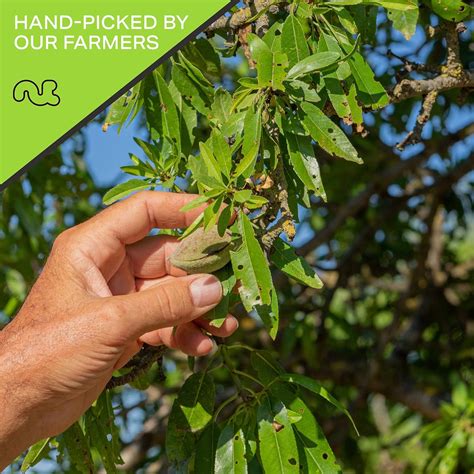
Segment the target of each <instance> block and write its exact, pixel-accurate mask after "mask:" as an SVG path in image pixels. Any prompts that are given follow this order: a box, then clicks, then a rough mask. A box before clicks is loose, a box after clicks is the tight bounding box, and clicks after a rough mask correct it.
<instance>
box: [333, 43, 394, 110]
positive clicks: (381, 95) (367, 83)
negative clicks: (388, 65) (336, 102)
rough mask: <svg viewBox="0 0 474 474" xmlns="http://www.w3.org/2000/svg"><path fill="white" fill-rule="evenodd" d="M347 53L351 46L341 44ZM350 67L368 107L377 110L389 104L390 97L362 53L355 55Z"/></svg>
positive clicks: (360, 95)
mask: <svg viewBox="0 0 474 474" xmlns="http://www.w3.org/2000/svg"><path fill="white" fill-rule="evenodd" d="M341 46H342V48H343V49H344V50H345V52H346V53H349V52H350V50H351V46H349V45H346V44H341ZM347 62H348V63H349V66H350V68H351V71H352V75H353V76H354V80H355V82H356V84H357V89H358V97H359V99H360V101H361V102H362V103H363V104H364V105H367V106H370V107H372V108H373V109H377V108H380V107H384V106H386V105H387V104H388V102H389V98H388V95H387V93H386V91H385V89H384V87H383V86H382V84H380V82H379V81H377V80H376V79H375V77H374V73H373V71H372V69H371V68H370V66H369V65H368V64H367V62H366V61H365V59H364V58H363V56H362V55H361V54H360V53H354V54H353V55H352V56H351V57H350V58H349V59H348V60H347Z"/></svg>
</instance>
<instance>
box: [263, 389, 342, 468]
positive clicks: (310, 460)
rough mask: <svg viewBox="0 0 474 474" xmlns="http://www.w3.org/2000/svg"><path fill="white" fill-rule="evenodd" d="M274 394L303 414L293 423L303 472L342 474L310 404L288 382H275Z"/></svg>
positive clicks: (290, 408)
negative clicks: (309, 406)
mask: <svg viewBox="0 0 474 474" xmlns="http://www.w3.org/2000/svg"><path fill="white" fill-rule="evenodd" d="M271 392H272V394H274V396H276V397H278V398H279V399H280V400H281V401H282V402H283V403H284V405H285V406H286V407H287V409H288V413H290V410H291V412H294V413H297V414H299V415H300V416H301V418H300V419H299V420H297V421H296V422H295V423H294V424H293V431H294V433H295V438H296V443H297V445H298V451H299V460H300V465H301V466H302V467H301V474H313V473H321V474H341V473H342V470H341V468H340V467H339V465H338V464H337V461H336V457H335V456H334V453H333V451H332V449H331V446H330V445H329V443H328V441H327V439H326V436H325V435H324V432H323V430H322V429H321V427H320V426H319V423H318V422H317V421H316V419H315V418H314V416H313V414H312V413H311V410H310V409H309V408H308V406H307V405H306V404H305V403H304V402H303V400H301V398H299V397H298V396H297V394H295V393H294V392H293V391H292V390H291V388H290V386H288V385H286V384H274V385H272V388H271Z"/></svg>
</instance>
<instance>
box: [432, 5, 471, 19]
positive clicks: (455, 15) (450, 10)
mask: <svg viewBox="0 0 474 474" xmlns="http://www.w3.org/2000/svg"><path fill="white" fill-rule="evenodd" d="M431 7H432V8H433V11H434V12H435V13H436V14H437V15H439V16H440V17H441V18H444V19H445V20H449V21H462V20H464V19H465V18H467V17H468V16H469V15H472V12H473V10H474V9H473V7H471V6H469V5H468V4H467V3H465V2H462V1H461V0H432V1H431Z"/></svg>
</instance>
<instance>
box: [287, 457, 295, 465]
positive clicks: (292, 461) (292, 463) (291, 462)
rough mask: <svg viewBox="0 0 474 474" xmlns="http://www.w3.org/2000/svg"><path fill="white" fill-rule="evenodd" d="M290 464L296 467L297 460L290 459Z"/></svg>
mask: <svg viewBox="0 0 474 474" xmlns="http://www.w3.org/2000/svg"><path fill="white" fill-rule="evenodd" d="M288 462H289V463H290V464H291V465H292V466H295V465H296V459H295V458H291V459H288Z"/></svg>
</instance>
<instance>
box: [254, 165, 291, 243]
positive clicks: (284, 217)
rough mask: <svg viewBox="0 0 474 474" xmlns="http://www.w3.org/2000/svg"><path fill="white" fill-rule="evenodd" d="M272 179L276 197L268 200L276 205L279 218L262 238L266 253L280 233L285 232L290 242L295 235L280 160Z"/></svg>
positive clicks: (282, 166)
mask: <svg viewBox="0 0 474 474" xmlns="http://www.w3.org/2000/svg"><path fill="white" fill-rule="evenodd" d="M272 177H273V181H274V183H275V185H276V195H274V196H273V197H272V198H271V199H270V202H272V203H276V204H277V205H278V208H279V209H280V210H281V217H280V219H279V220H278V222H277V223H276V224H275V226H274V227H272V228H271V229H270V230H269V231H267V232H266V233H265V235H264V236H263V237H262V244H263V245H264V247H265V248H266V249H267V251H270V250H271V249H272V247H273V244H274V243H275V240H276V239H277V238H278V237H279V236H280V234H281V233H282V232H285V234H286V235H287V237H288V239H289V240H290V241H291V240H293V239H294V237H295V234H296V229H295V224H294V218H293V214H292V213H291V210H290V205H289V203H288V197H289V196H288V183H287V181H286V177H285V169H284V165H283V160H282V159H281V158H280V159H279V160H278V164H277V167H276V169H275V171H274V173H273V176H272Z"/></svg>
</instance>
